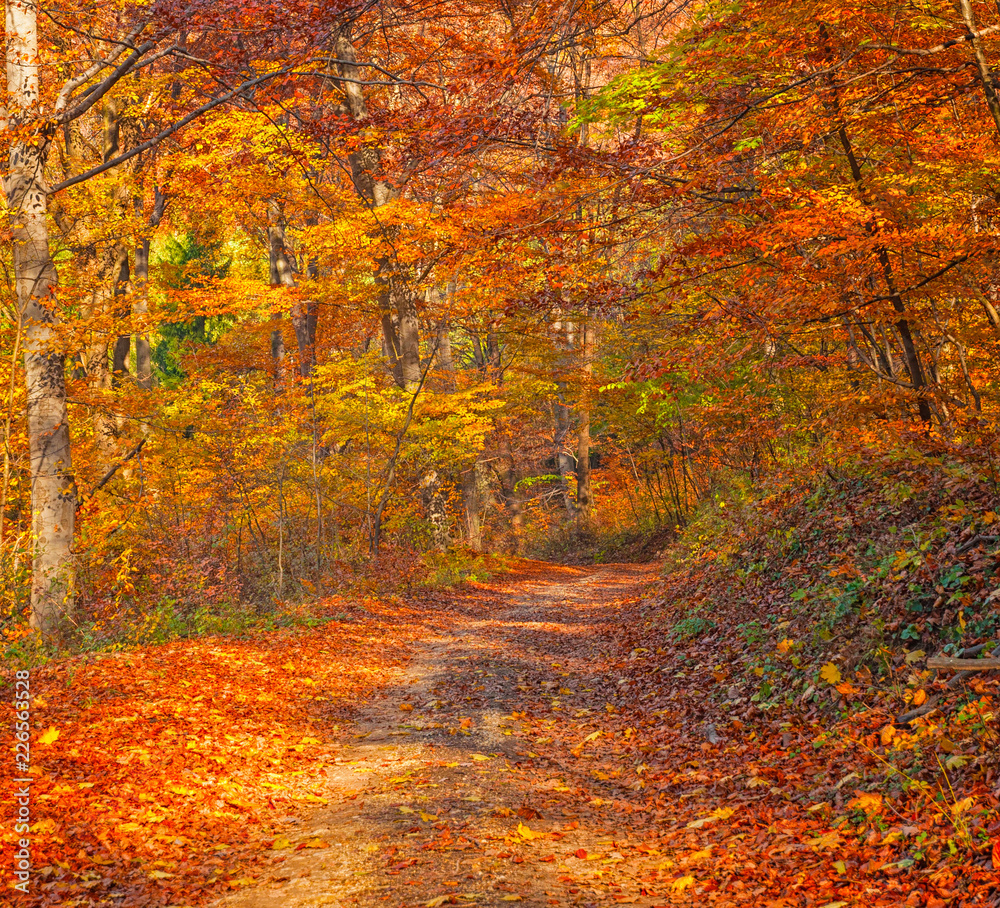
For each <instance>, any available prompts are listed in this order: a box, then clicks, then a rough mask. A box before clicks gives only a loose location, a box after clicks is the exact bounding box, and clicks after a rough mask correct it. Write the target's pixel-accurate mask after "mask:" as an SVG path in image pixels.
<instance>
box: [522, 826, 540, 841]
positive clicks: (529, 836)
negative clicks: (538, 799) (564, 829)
mask: <svg viewBox="0 0 1000 908" xmlns="http://www.w3.org/2000/svg"><path fill="white" fill-rule="evenodd" d="M517 834H518V835H519V836H520V837H521V838H522V839H524V840H525V841H526V842H530V841H532V840H533V839H540V838H543V837H544V835H545V833H544V832H534V831H532V830H531V829H529V828H528V827H527V826H525V825H524V823H518V824H517Z"/></svg>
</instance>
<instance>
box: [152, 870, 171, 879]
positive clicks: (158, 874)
mask: <svg viewBox="0 0 1000 908" xmlns="http://www.w3.org/2000/svg"><path fill="white" fill-rule="evenodd" d="M146 876H147V877H149V878H150V879H151V880H169V879H171V878H172V877H173V876H174V874H172V873H167V871H166V870H150V871H149V873H147V874H146Z"/></svg>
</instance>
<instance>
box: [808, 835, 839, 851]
mask: <svg viewBox="0 0 1000 908" xmlns="http://www.w3.org/2000/svg"><path fill="white" fill-rule="evenodd" d="M843 841H844V840H843V838H842V837H841V835H840V833H839V832H836V831H831V832H827V833H824V834H823V835H817V836H813V837H812V838H810V839H806V844H807V845H808V846H809V847H810V848H812V849H814V850H815V851H824V850H826V849H832V848H838V847H840V845H842V844H843Z"/></svg>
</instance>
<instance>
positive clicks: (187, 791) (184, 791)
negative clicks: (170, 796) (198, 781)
mask: <svg viewBox="0 0 1000 908" xmlns="http://www.w3.org/2000/svg"><path fill="white" fill-rule="evenodd" d="M167 791H171V792H173V793H174V794H179V795H194V794H197V793H198V792H196V791H195V790H194V789H191V788H185V787H184V786H183V785H173V784H170V785H168V786H167Z"/></svg>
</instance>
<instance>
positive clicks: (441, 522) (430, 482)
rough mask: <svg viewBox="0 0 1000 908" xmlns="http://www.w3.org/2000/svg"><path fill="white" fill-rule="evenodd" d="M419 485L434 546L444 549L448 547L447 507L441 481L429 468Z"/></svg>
mask: <svg viewBox="0 0 1000 908" xmlns="http://www.w3.org/2000/svg"><path fill="white" fill-rule="evenodd" d="M420 486H421V489H422V492H423V499H424V507H425V508H426V509H427V519H428V521H429V522H430V525H431V536H432V538H433V539H434V545H435V547H436V548H439V549H441V550H444V549H446V548H448V509H447V506H446V504H445V498H444V495H443V494H442V492H441V481H440V480H439V479H438V474H437V473H436V472H435V471H434V470H431V471H430V472H429V473H427V474H426V475H425V476H424V478H423V479H422V480H421V481H420Z"/></svg>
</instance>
